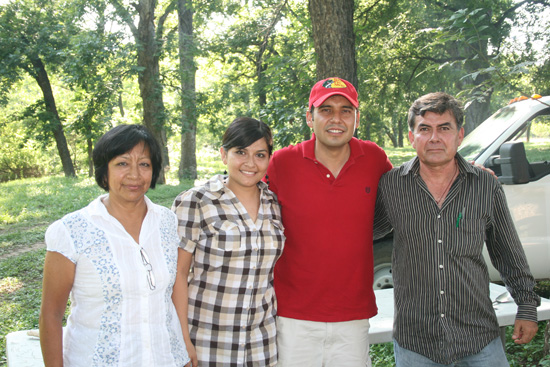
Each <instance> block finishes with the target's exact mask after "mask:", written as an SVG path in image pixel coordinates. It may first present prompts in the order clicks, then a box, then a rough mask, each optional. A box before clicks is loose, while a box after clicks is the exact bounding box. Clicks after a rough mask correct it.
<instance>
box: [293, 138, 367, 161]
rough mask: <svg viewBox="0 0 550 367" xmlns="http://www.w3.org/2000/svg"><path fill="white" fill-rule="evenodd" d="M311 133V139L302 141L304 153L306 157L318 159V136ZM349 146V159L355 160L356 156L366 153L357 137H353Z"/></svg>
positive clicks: (313, 159)
mask: <svg viewBox="0 0 550 367" xmlns="http://www.w3.org/2000/svg"><path fill="white" fill-rule="evenodd" d="M311 135H312V136H311V139H309V140H306V141H304V142H302V144H303V149H302V154H303V156H304V158H307V159H311V160H312V161H316V160H317V159H316V158H315V140H316V137H315V134H311ZM349 146H350V148H351V149H350V156H349V158H348V161H352V162H353V161H354V160H355V159H356V158H358V157H361V156H363V155H365V152H364V151H363V147H362V146H361V144H359V140H358V139H357V138H355V137H353V138H351V140H350V142H349Z"/></svg>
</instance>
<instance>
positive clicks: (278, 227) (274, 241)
mask: <svg viewBox="0 0 550 367" xmlns="http://www.w3.org/2000/svg"><path fill="white" fill-rule="evenodd" d="M266 222H267V229H268V230H267V233H268V236H266V238H265V244H266V247H267V248H272V249H280V250H282V249H283V246H284V243H285V239H286V237H285V228H284V227H283V223H282V222H281V221H280V220H276V219H270V220H267V221H266Z"/></svg>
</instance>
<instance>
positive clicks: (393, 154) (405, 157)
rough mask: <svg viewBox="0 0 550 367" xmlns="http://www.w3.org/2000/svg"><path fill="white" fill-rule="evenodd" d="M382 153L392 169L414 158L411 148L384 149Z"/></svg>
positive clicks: (414, 152)
mask: <svg viewBox="0 0 550 367" xmlns="http://www.w3.org/2000/svg"><path fill="white" fill-rule="evenodd" d="M384 151H385V152H386V155H387V156H388V158H389V159H390V162H391V163H392V164H393V166H394V167H398V166H400V165H402V164H403V163H405V162H408V161H410V160H411V159H413V158H414V157H416V151H415V150H414V149H413V147H411V146H406V147H402V148H390V147H385V148H384Z"/></svg>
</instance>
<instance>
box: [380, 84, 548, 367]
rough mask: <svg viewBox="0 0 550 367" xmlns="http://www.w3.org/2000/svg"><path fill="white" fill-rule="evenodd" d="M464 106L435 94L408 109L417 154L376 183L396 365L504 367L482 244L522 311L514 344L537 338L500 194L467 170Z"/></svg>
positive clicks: (532, 297) (534, 301)
mask: <svg viewBox="0 0 550 367" xmlns="http://www.w3.org/2000/svg"><path fill="white" fill-rule="evenodd" d="M463 119H464V113H463V110H462V106H461V104H460V102H459V101H458V100H456V99H455V98H454V97H452V96H450V95H448V94H445V93H431V94H428V95H425V96H423V97H421V98H419V99H418V100H416V101H415V102H414V103H413V105H412V107H411V108H410V110H409V118H408V123H409V128H410V131H409V140H410V142H411V144H412V146H413V147H414V148H415V150H416V153H417V157H415V158H414V159H412V160H411V161H409V162H407V163H405V164H403V165H402V166H400V167H397V168H394V169H393V170H391V171H390V172H388V173H386V174H385V175H384V176H383V177H382V178H381V180H380V183H379V189H378V197H377V208H376V213H375V222H374V228H375V237H379V236H380V235H382V234H383V233H386V232H387V231H388V230H390V229H391V228H393V230H394V250H393V256H392V267H393V280H394V287H395V289H394V294H395V320H394V330H393V336H394V350H395V359H396V365H397V366H398V367H400V366H407V367H416V366H422V367H425V366H449V365H450V366H480V367H481V366H483V367H491V366H494V367H502V366H508V362H507V360H506V356H505V353H504V349H503V346H502V343H501V341H500V338H499V326H498V322H497V318H496V315H495V312H494V309H493V305H492V301H491V299H490V297H489V275H488V272H487V266H486V264H485V261H484V260H483V256H482V250H483V245H484V243H486V245H487V249H488V251H489V254H490V257H491V261H492V263H493V265H494V266H495V267H496V268H497V269H498V271H499V272H500V274H501V277H502V279H503V281H504V283H505V284H506V286H507V288H508V289H509V290H510V293H511V294H512V296H513V297H514V300H515V301H516V303H517V304H518V313H517V315H516V322H515V326H514V332H513V339H514V340H515V342H516V343H518V344H523V343H528V342H529V341H530V340H531V339H532V338H533V336H534V335H535V333H536V331H537V323H536V321H537V311H536V307H537V306H538V305H539V304H540V298H539V297H538V296H537V295H536V294H535V293H534V291H533V287H534V285H535V282H534V279H533V277H532V275H531V273H530V270H529V266H528V264H527V260H526V258H525V254H524V252H523V248H522V246H521V243H520V240H519V237H518V235H517V233H516V230H515V227H514V224H513V222H512V218H511V215H510V212H509V210H508V207H507V204H506V199H505V197H504V192H503V190H502V188H501V187H500V184H499V183H498V181H497V180H495V179H494V178H493V177H492V176H491V174H490V173H488V172H486V171H483V170H482V169H480V168H477V167H474V166H472V165H471V164H469V163H467V162H466V161H465V160H464V159H463V158H462V157H461V156H460V155H459V154H457V148H458V146H459V145H460V143H461V142H462V139H463V137H464V129H463V127H462V123H463Z"/></svg>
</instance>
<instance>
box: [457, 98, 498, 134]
mask: <svg viewBox="0 0 550 367" xmlns="http://www.w3.org/2000/svg"><path fill="white" fill-rule="evenodd" d="M492 94H493V91H492V90H491V89H489V90H485V91H484V92H483V97H484V98H483V99H477V98H476V99H474V100H473V101H472V102H471V103H470V105H469V106H468V108H466V111H465V114H464V135H465V136H466V135H468V134H469V133H471V132H472V130H474V129H475V128H476V127H477V126H479V124H481V123H482V122H483V121H485V119H487V117H489V115H490V114H491V111H490V104H491V95H492Z"/></svg>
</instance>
